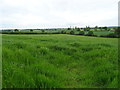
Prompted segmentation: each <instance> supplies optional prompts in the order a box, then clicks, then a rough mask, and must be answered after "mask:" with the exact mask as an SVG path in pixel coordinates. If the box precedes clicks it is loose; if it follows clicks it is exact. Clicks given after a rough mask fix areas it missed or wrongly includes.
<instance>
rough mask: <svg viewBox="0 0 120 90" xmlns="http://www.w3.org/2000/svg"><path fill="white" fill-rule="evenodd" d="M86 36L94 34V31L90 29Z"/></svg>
mask: <svg viewBox="0 0 120 90" xmlns="http://www.w3.org/2000/svg"><path fill="white" fill-rule="evenodd" d="M86 36H94V33H93V31H89V32H88V33H87V34H86Z"/></svg>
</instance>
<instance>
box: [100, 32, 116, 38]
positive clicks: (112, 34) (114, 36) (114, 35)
mask: <svg viewBox="0 0 120 90" xmlns="http://www.w3.org/2000/svg"><path fill="white" fill-rule="evenodd" d="M100 37H110V38H117V35H116V34H114V33H110V34H108V35H100Z"/></svg>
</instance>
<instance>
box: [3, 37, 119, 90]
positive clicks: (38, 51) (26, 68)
mask: <svg viewBox="0 0 120 90" xmlns="http://www.w3.org/2000/svg"><path fill="white" fill-rule="evenodd" d="M117 44H118V42H117V39H116V38H100V37H88V36H74V35H3V48H2V50H3V54H2V58H3V59H2V60H3V88H109V87H110V88H116V87H118V85H117V82H118V79H117V76H118V64H117V63H118V58H117V54H118V53H117Z"/></svg>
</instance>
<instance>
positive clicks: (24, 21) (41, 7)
mask: <svg viewBox="0 0 120 90" xmlns="http://www.w3.org/2000/svg"><path fill="white" fill-rule="evenodd" d="M118 2H119V0H0V28H2V29H3V28H12V29H14V28H66V27H70V26H71V27H75V26H77V27H85V26H90V27H94V26H117V25H118Z"/></svg>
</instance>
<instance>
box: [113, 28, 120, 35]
mask: <svg viewBox="0 0 120 90" xmlns="http://www.w3.org/2000/svg"><path fill="white" fill-rule="evenodd" d="M114 31H115V34H116V35H120V27H115V28H114Z"/></svg>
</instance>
